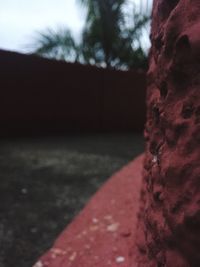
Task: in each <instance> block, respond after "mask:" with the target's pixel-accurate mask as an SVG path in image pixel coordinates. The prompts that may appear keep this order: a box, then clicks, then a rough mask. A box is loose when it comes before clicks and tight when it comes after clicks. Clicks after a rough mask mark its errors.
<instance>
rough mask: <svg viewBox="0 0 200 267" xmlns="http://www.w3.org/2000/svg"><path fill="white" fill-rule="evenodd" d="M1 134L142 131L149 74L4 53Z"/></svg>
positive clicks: (0, 59)
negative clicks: (147, 75)
mask: <svg viewBox="0 0 200 267" xmlns="http://www.w3.org/2000/svg"><path fill="white" fill-rule="evenodd" d="M0 63H1V64H0V84H1V90H0V135H1V136H7V135H13V134H15V135H16V134H22V133H24V134H32V133H34V134H36V133H47V132H48V133H58V132H63V131H116V130H117V131H130V130H131V131H132V130H134V131H142V129H143V126H144V121H145V88H146V81H145V72H144V71H140V70H137V71H136V70H135V71H133V70H132V71H116V70H109V69H103V68H97V67H94V66H88V65H86V66H83V65H81V64H72V63H66V62H62V61H54V60H48V59H44V58H39V57H37V56H30V55H29V56H28V55H22V54H19V53H14V52H7V51H2V50H1V51H0Z"/></svg>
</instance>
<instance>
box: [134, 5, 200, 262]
mask: <svg viewBox="0 0 200 267" xmlns="http://www.w3.org/2000/svg"><path fill="white" fill-rule="evenodd" d="M151 41H152V49H151V58H150V69H149V72H148V92H147V95H148V96H147V103H148V115H147V123H146V130H145V137H146V141H147V143H146V159H145V165H144V187H143V192H142V206H141V212H140V214H139V231H138V238H137V241H138V248H139V250H138V265H137V266H138V267H147V266H148V267H151V266H152V267H155V266H159V267H162V266H163V267H164V266H165V267H186V266H187V267H189V266H191V267H197V266H200V253H199V248H200V164H199V163H200V2H199V1H198V0H180V1H178V0H173V1H172V0H155V1H154V6H153V23H152V34H151Z"/></svg>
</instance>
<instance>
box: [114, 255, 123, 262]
mask: <svg viewBox="0 0 200 267" xmlns="http://www.w3.org/2000/svg"><path fill="white" fill-rule="evenodd" d="M115 260H116V263H122V262H124V261H125V258H124V257H122V256H119V257H117V258H116V259H115Z"/></svg>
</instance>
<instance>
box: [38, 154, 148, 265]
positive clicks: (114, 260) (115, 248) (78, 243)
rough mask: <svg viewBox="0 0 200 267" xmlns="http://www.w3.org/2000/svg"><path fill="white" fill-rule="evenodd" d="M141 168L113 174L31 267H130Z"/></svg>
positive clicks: (136, 162)
mask: <svg viewBox="0 0 200 267" xmlns="http://www.w3.org/2000/svg"><path fill="white" fill-rule="evenodd" d="M142 165H143V155H141V156H139V157H138V158H136V159H135V160H133V161H132V162H131V163H129V164H128V165H127V166H125V167H124V168H122V169H121V170H120V171H119V172H117V173H116V174H114V175H113V176H112V177H111V178H110V179H109V181H108V182H106V183H105V185H104V186H103V187H102V188H101V189H100V190H99V191H98V192H97V193H96V194H95V195H94V197H93V198H92V199H91V200H90V201H89V203H88V204H87V206H86V207H85V208H84V209H83V211H82V212H81V213H80V214H79V215H78V216H77V217H76V218H75V220H74V221H73V222H72V223H71V224H70V225H69V226H68V227H67V228H66V229H65V230H64V231H63V233H62V234H61V235H60V236H59V237H58V239H57V240H56V242H55V244H54V246H53V247H52V248H51V249H50V250H49V251H48V252H47V253H46V254H45V255H44V256H42V257H41V259H40V260H39V261H38V262H37V263H36V264H35V265H34V267H106V266H109V267H118V266H122V267H130V266H131V267H132V266H133V265H131V258H132V256H133V255H132V254H133V246H134V235H135V231H136V219H137V211H138V207H139V197H140V188H141V182H142V175H141V172H142Z"/></svg>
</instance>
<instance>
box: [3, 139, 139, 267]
mask: <svg viewBox="0 0 200 267" xmlns="http://www.w3.org/2000/svg"><path fill="white" fill-rule="evenodd" d="M142 151H143V139H142V136H141V135H134V134H94V135H75V136H67V137H48V138H47V137H46V138H45V137H43V138H30V139H15V140H14V139H4V140H3V139H1V140H0V177H1V180H0V198H1V199H0V267H14V266H20V267H28V266H32V264H33V263H34V262H35V261H36V260H37V258H38V257H39V256H40V255H41V254H42V253H44V252H45V251H46V250H47V249H48V248H49V247H50V246H51V245H52V243H53V241H54V240H55V238H56V237H57V235H58V234H59V233H60V232H61V231H62V230H63V228H64V227H66V225H67V224H68V223H69V222H70V221H71V220H72V219H73V217H74V216H75V215H76V214H77V213H78V212H79V211H80V209H81V208H82V207H83V206H84V204H85V203H86V202H87V200H88V199H89V198H90V197H91V195H92V194H93V193H94V192H95V191H96V190H97V189H98V188H99V186H100V185H101V184H102V183H103V182H104V181H105V180H106V179H107V178H108V177H109V176H110V175H111V174H113V172H115V171H117V170H118V169H120V168H121V167H122V166H123V165H124V164H126V163H128V161H130V160H131V159H133V158H134V157H135V156H136V155H138V154H139V153H141V152H142Z"/></svg>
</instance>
